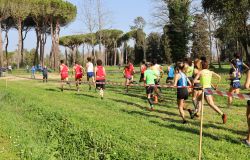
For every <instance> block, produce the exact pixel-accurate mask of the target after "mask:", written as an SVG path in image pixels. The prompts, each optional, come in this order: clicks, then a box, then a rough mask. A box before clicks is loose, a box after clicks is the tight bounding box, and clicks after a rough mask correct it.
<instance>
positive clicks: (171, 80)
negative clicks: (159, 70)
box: [166, 64, 174, 84]
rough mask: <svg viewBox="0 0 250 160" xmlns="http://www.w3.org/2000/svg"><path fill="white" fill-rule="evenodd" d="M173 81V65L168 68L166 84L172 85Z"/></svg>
mask: <svg viewBox="0 0 250 160" xmlns="http://www.w3.org/2000/svg"><path fill="white" fill-rule="evenodd" d="M173 80H174V64H172V65H170V66H168V78H167V80H166V83H167V84H173Z"/></svg>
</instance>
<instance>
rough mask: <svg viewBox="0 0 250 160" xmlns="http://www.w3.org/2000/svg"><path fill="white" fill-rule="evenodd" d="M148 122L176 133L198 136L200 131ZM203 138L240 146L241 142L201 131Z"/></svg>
mask: <svg viewBox="0 0 250 160" xmlns="http://www.w3.org/2000/svg"><path fill="white" fill-rule="evenodd" d="M149 122H150V123H153V124H156V125H158V126H160V127H164V128H169V129H175V130H178V131H184V132H188V133H192V134H195V135H199V134H200V131H199V130H198V129H194V128H189V127H186V126H185V125H183V126H178V125H175V124H163V123H160V122H157V121H152V120H151V121H149ZM203 136H204V137H208V138H211V139H213V140H220V139H225V140H227V141H228V142H231V143H234V144H241V142H240V141H239V140H237V139H234V138H231V137H229V136H228V135H224V136H217V135H213V134H210V133H206V132H204V131H203Z"/></svg>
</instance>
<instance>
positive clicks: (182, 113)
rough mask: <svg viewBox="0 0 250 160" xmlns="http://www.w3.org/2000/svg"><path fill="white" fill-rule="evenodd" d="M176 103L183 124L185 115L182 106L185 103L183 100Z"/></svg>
mask: <svg viewBox="0 0 250 160" xmlns="http://www.w3.org/2000/svg"><path fill="white" fill-rule="evenodd" d="M177 103H178V108H179V112H180V116H181V118H182V119H183V122H185V121H186V120H185V113H184V109H183V108H184V106H185V102H184V99H178V100H177Z"/></svg>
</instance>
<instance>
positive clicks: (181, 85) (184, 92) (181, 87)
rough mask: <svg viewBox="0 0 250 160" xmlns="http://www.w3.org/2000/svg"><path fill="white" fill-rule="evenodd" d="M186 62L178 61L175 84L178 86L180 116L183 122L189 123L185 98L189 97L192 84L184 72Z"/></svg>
mask: <svg viewBox="0 0 250 160" xmlns="http://www.w3.org/2000/svg"><path fill="white" fill-rule="evenodd" d="M184 68H185V67H184V64H183V63H182V62H178V63H177V65H176V67H175V77H174V86H177V105H178V108H179V112H180V116H181V118H182V120H183V122H182V123H183V124H185V123H187V121H186V119H185V113H184V108H185V100H187V99H188V89H187V86H188V84H189V85H190V86H191V82H190V81H189V79H188V78H187V76H186V75H185V74H184V73H183V72H184Z"/></svg>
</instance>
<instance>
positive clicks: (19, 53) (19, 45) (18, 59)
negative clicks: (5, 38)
mask: <svg viewBox="0 0 250 160" xmlns="http://www.w3.org/2000/svg"><path fill="white" fill-rule="evenodd" d="M17 28H18V52H17V68H18V69H19V68H20V57H21V52H22V19H21V17H19V18H18V24H17Z"/></svg>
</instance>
